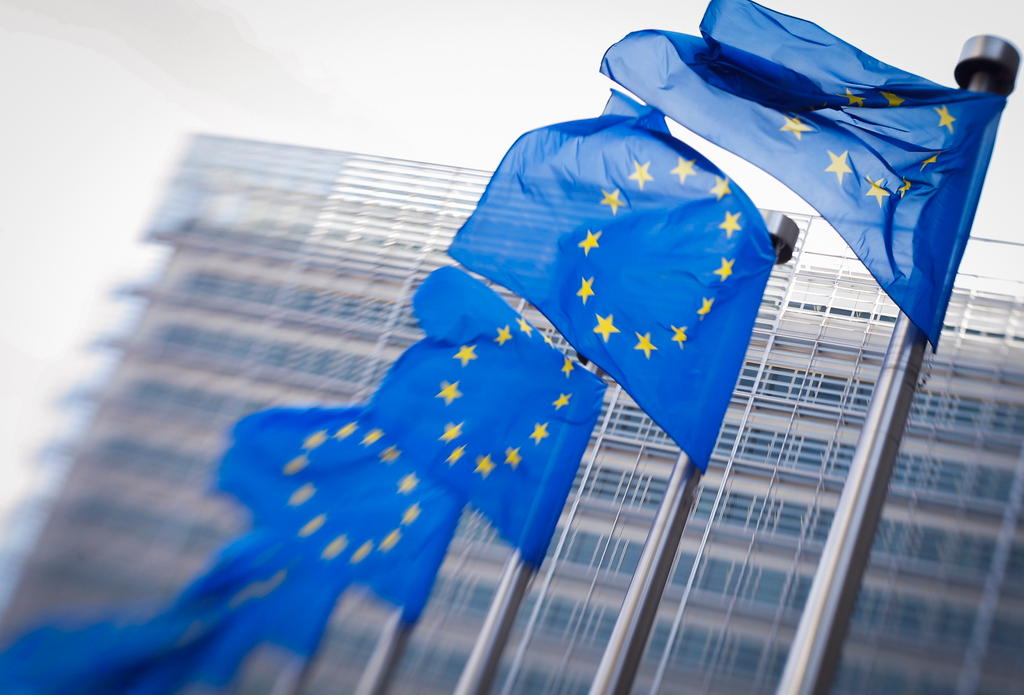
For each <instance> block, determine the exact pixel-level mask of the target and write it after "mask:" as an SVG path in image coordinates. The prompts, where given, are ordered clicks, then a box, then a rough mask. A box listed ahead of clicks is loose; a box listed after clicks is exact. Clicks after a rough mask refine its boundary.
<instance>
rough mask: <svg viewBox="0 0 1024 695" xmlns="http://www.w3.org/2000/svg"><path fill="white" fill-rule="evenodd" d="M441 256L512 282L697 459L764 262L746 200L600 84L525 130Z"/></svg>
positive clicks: (743, 340) (767, 261) (764, 273)
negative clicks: (577, 114)
mask: <svg viewBox="0 0 1024 695" xmlns="http://www.w3.org/2000/svg"><path fill="white" fill-rule="evenodd" d="M449 253H450V254H451V255H452V257H454V258H455V259H457V260H458V261H459V262H461V263H462V264H463V265H465V266H466V267H467V268H470V269H471V270H475V271H476V272H479V273H481V274H483V275H486V276H488V277H490V278H491V279H493V280H495V281H497V282H499V283H501V284H503V285H505V286H507V287H508V288H510V289H511V290H513V291H514V292H516V293H518V294H520V295H522V296H523V297H524V298H525V299H527V300H528V301H530V302H532V303H533V304H534V305H535V306H536V307H537V308H538V309H539V310H540V311H542V312H543V313H544V314H545V315H546V316H547V317H548V318H549V319H550V320H551V322H552V323H553V324H554V325H555V327H556V328H557V329H558V330H559V331H561V333H562V334H563V335H564V336H565V337H566V339H567V340H568V341H569V342H570V343H572V345H573V346H574V347H575V348H576V349H577V350H579V351H580V352H581V353H582V354H583V355H585V356H586V357H587V358H589V359H591V360H593V361H594V362H595V363H596V364H597V365H599V366H600V367H602V368H603V369H604V370H605V371H607V372H608V373H609V374H610V375H611V376H612V377H614V378H615V379H616V380H617V381H618V382H619V383H620V384H621V385H622V387H623V388H624V389H625V390H626V391H627V392H629V394H630V395H631V396H632V397H633V398H634V399H635V400H636V402H637V404H638V405H639V406H640V407H641V408H643V409H644V410H645V411H647V413H648V414H649V415H650V416H651V417H652V418H653V419H654V420H655V421H656V422H657V423H658V424H659V425H661V427H662V428H663V429H664V430H665V431H666V432H667V433H668V434H669V435H670V436H671V437H672V438H673V439H674V440H675V441H676V442H677V443H678V444H679V446H680V447H681V448H682V449H683V450H684V451H685V452H686V453H687V454H689V456H690V457H691V458H692V459H693V461H694V462H695V463H696V464H697V465H698V466H699V467H700V468H701V469H702V470H703V469H705V468H706V467H707V462H708V459H709V457H710V454H711V450H712V448H713V447H714V443H715V440H716V438H717V436H718V430H719V427H720V425H721V421H722V418H723V416H724V414H725V410H726V408H727V407H728V403H729V398H730V396H731V394H732V390H733V387H734V385H735V383H736V377H737V375H738V373H739V369H740V366H741V365H742V362H743V356H744V354H745V352H746V348H747V343H748V341H749V339H750V333H751V330H752V327H753V322H754V318H755V317H756V315H757V311H758V307H759V306H760V302H761V297H762V294H763V293H764V287H765V283H766V282H767V279H768V275H769V274H770V272H771V268H772V265H773V264H774V261H775V254H774V252H773V250H772V243H771V239H770V237H769V235H768V232H767V230H766V229H765V226H764V222H763V221H762V219H761V215H760V214H759V212H758V210H757V209H756V208H755V207H754V205H753V203H752V202H751V201H750V199H749V198H747V196H746V195H745V194H744V193H743V191H742V190H740V189H739V188H738V187H737V186H736V184H735V183H733V182H731V181H730V180H729V178H728V177H727V176H726V175H725V174H724V173H723V172H722V171H720V170H719V169H718V168H717V167H715V165H714V164H712V163H711V162H710V161H708V160H707V159H705V158H704V157H703V156H701V155H700V153H698V152H696V151H695V150H693V149H692V148H691V147H689V146H687V145H685V144H684V143H682V142H680V141H678V140H676V139H675V138H673V137H672V136H671V135H669V134H668V132H667V129H666V126H665V121H664V117H663V116H662V115H661V114H660V113H659V112H658V111H656V110H654V109H651V108H647V107H643V106H641V105H639V104H637V103H636V102H634V101H632V100H630V99H628V98H626V97H624V96H623V95H621V94H617V93H613V95H612V98H611V100H610V102H609V104H608V107H607V108H606V109H605V114H604V115H603V116H601V117H599V118H592V119H588V120H583V121H573V122H570V123H561V124H557V125H553V126H548V127H546V128H541V129H539V130H534V131H531V132H529V133H527V134H525V135H523V136H522V137H520V138H519V140H517V141H516V143H515V144H514V145H513V146H512V148H511V149H510V150H509V152H508V153H507V154H506V155H505V158H504V159H503V160H502V162H501V164H500V165H499V166H498V169H497V171H496V172H495V173H494V176H493V177H492V178H491V181H490V183H489V184H488V186H487V189H486V191H485V192H484V195H483V197H482V198H481V200H480V203H479V204H478V206H477V209H476V211H475V212H474V213H473V215H472V216H471V217H470V218H469V220H468V221H467V222H466V223H465V225H464V226H463V227H462V229H461V230H460V231H459V233H458V235H457V236H456V237H455V240H454V241H453V242H452V245H451V247H450V248H449Z"/></svg>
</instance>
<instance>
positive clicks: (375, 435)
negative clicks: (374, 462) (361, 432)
mask: <svg viewBox="0 0 1024 695" xmlns="http://www.w3.org/2000/svg"><path fill="white" fill-rule="evenodd" d="M383 436H384V431H383V430H376V429H374V430H370V431H369V432H367V433H366V436H365V437H363V441H361V442H359V443H360V444H362V445H363V446H370V445H371V444H373V443H374V442H376V441H378V440H379V439H380V438H381V437H383Z"/></svg>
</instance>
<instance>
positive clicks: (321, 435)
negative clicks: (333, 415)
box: [302, 430, 327, 451]
mask: <svg viewBox="0 0 1024 695" xmlns="http://www.w3.org/2000/svg"><path fill="white" fill-rule="evenodd" d="M326 441H327V430H318V431H316V432H314V433H313V434H311V435H309V436H308V437H306V439H305V441H303V442H302V448H303V449H305V450H306V451H309V450H310V449H315V448H317V447H318V446H320V445H321V444H323V443H324V442H326Z"/></svg>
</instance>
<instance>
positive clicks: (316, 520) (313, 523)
mask: <svg viewBox="0 0 1024 695" xmlns="http://www.w3.org/2000/svg"><path fill="white" fill-rule="evenodd" d="M325 521H327V515H326V514H317V515H316V516H314V517H313V518H312V519H310V520H309V521H307V522H306V523H305V524H303V526H302V528H300V529H299V537H300V538H306V537H307V536H312V535H313V534H314V533H316V532H317V531H319V530H320V527H321V526H323V525H324V522H325Z"/></svg>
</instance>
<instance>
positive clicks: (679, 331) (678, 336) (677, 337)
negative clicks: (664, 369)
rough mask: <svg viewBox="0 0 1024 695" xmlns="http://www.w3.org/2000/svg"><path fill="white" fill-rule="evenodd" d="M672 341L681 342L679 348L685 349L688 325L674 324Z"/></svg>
mask: <svg viewBox="0 0 1024 695" xmlns="http://www.w3.org/2000/svg"><path fill="white" fill-rule="evenodd" d="M672 342H673V343H679V349H680V350H682V349H683V343H685V342H686V326H679V327H676V326H672Z"/></svg>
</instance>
